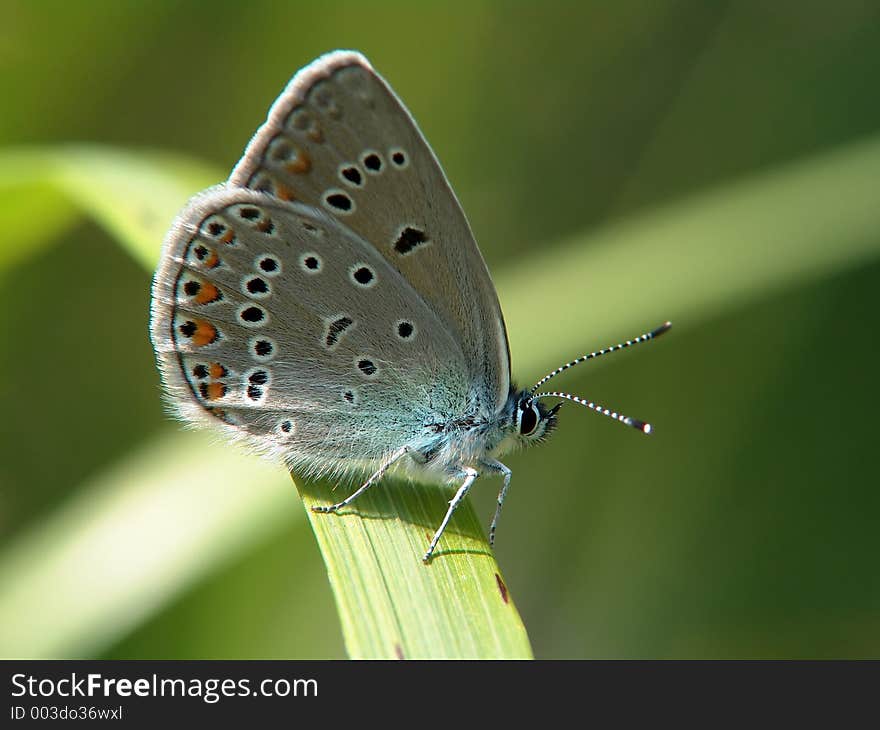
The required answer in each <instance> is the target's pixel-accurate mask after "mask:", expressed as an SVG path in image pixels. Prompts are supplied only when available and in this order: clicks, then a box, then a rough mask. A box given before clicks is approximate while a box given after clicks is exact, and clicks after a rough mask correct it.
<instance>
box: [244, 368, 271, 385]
mask: <svg viewBox="0 0 880 730" xmlns="http://www.w3.org/2000/svg"><path fill="white" fill-rule="evenodd" d="M248 382H249V383H251V385H265V384H266V383H268V382H269V373H267V372H266V371H265V370H255V371H254V372H252V373H251V374H250V375H248Z"/></svg>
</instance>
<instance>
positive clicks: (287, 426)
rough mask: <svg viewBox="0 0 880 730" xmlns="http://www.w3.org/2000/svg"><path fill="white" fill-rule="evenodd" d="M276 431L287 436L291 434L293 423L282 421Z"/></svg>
mask: <svg viewBox="0 0 880 730" xmlns="http://www.w3.org/2000/svg"><path fill="white" fill-rule="evenodd" d="M278 429H279V430H280V431H281V432H282V433H285V434H288V435H289V434H291V433H293V421H290V420H287V419H285V420H283V421H282V422H281V423H279V424H278Z"/></svg>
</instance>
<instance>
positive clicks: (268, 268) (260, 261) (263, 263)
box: [254, 254, 281, 276]
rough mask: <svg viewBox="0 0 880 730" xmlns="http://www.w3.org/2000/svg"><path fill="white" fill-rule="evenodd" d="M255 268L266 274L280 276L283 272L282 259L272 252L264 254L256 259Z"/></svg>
mask: <svg viewBox="0 0 880 730" xmlns="http://www.w3.org/2000/svg"><path fill="white" fill-rule="evenodd" d="M254 268H256V269H258V270H259V271H261V272H263V273H264V274H265V275H266V276H278V275H279V274H280V273H281V261H280V260H279V259H278V257H277V256H273V255H272V254H262V255H260V256H257V258H256V259H254Z"/></svg>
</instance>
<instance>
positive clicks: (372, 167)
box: [361, 150, 382, 175]
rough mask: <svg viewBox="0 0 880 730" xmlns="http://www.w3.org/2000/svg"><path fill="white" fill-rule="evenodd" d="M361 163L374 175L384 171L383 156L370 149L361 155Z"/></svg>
mask: <svg viewBox="0 0 880 730" xmlns="http://www.w3.org/2000/svg"><path fill="white" fill-rule="evenodd" d="M361 164H363V166H364V167H365V168H366V170H367V172H368V173H370V174H372V175H378V174H379V173H380V172H382V158H381V157H380V156H379V153H378V152H374V151H373V150H368V151H367V152H364V154H363V155H361Z"/></svg>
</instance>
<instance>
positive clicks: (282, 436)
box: [151, 186, 470, 470]
mask: <svg viewBox="0 0 880 730" xmlns="http://www.w3.org/2000/svg"><path fill="white" fill-rule="evenodd" d="M151 326H152V336H153V341H154V343H155V346H156V350H157V353H158V356H159V362H160V366H161V370H162V373H163V378H164V381H165V385H166V388H167V390H168V393H169V396H170V398H171V401H172V402H173V403H174V404H175V406H176V407H177V408H178V409H179V411H180V413H181V415H183V417H184V418H185V419H186V420H188V421H191V422H206V421H207V422H209V423H212V424H214V425H221V426H225V427H226V430H227V431H228V432H229V435H231V436H233V437H240V438H245V439H247V440H249V441H250V442H251V443H252V444H253V445H255V446H257V447H258V448H259V449H261V450H263V451H266V452H269V453H272V454H275V455H280V456H282V457H284V458H285V459H287V461H288V463H289V464H290V465H292V466H299V467H305V468H311V466H312V464H313V463H316V461H317V460H318V459H320V461H321V463H323V464H326V465H328V466H329V468H331V469H340V470H343V469H345V468H346V466H347V463H348V462H351V463H352V464H354V463H355V462H360V461H363V460H370V459H375V458H379V457H381V456H382V455H383V454H384V453H386V452H387V451H388V450H389V449H391V448H394V447H399V446H401V445H403V444H405V443H408V442H411V441H412V440H413V438H415V437H417V436H418V435H419V434H420V433H421V432H422V430H423V428H424V426H425V421H426V419H428V420H429V419H430V418H431V414H432V413H436V412H437V411H438V409H439V411H440V412H443V411H448V412H450V413H460V412H462V409H465V408H466V407H467V401H468V397H469V388H470V384H469V382H468V380H467V377H466V371H467V366H466V362H465V356H464V354H463V352H462V349H461V347H460V346H459V344H458V343H457V342H456V341H455V339H454V338H453V337H452V336H451V335H450V333H449V332H448V330H447V328H446V326H445V324H444V323H443V322H442V321H441V320H440V319H439V318H438V317H437V315H436V314H435V313H434V312H433V311H432V309H431V307H430V306H429V305H428V304H426V302H425V301H424V300H423V299H422V298H421V297H420V296H419V295H418V294H417V293H416V292H415V291H414V290H413V289H412V287H411V286H410V285H409V283H408V282H407V281H406V280H405V279H404V277H403V276H402V275H401V273H400V272H398V271H397V270H396V269H394V268H393V267H392V266H391V265H390V264H389V263H388V262H387V261H386V260H385V259H384V258H383V257H382V256H380V255H379V254H378V253H377V252H376V250H375V248H374V247H373V246H372V245H370V244H368V243H367V242H366V241H364V240H363V239H362V238H361V237H359V236H358V235H357V234H355V233H354V232H352V231H351V230H349V229H348V228H347V227H345V226H344V225H341V224H340V223H339V222H338V221H336V220H335V218H334V217H333V216H331V215H329V214H327V213H324V212H322V211H320V210H315V209H314V208H311V207H309V206H306V205H303V204H302V203H297V202H288V201H283V200H279V199H277V198H275V197H273V196H271V195H269V194H267V193H263V192H257V191H252V190H245V189H242V188H235V187H228V186H221V187H218V188H215V189H213V190H210V191H208V192H206V193H204V194H202V195H201V196H199V197H197V198H196V199H194V200H193V201H191V203H190V204H189V206H188V207H187V208H186V209H185V210H184V211H183V212H182V213H181V215H180V216H179V217H178V220H177V222H176V223H175V225H174V226H173V228H172V230H171V231H170V232H169V235H168V237H167V239H166V242H165V246H164V249H163V255H162V261H161V264H160V267H159V270H158V272H157V275H156V278H155V282H154V288H153V311H152V324H151Z"/></svg>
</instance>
